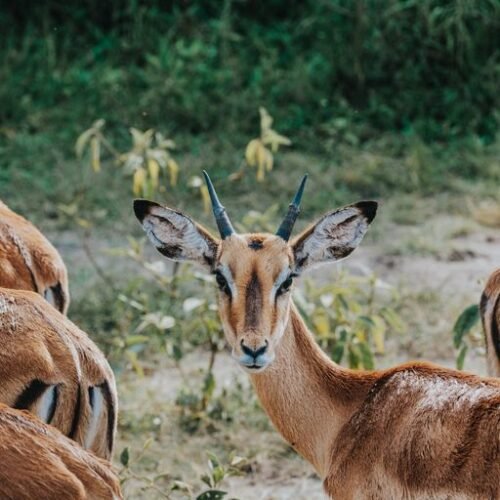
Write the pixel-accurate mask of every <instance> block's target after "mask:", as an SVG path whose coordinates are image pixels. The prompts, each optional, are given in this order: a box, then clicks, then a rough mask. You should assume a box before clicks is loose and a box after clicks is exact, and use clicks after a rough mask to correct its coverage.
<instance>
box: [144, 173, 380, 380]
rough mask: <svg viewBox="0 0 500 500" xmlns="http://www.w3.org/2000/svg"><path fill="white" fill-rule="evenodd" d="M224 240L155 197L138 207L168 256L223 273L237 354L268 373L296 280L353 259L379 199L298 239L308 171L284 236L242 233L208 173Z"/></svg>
mask: <svg viewBox="0 0 500 500" xmlns="http://www.w3.org/2000/svg"><path fill="white" fill-rule="evenodd" d="M204 175H205V180H206V181H207V186H208V189H209V193H210V197H211V200H212V206H213V211H214V215H215V219H216V222H217V227H218V229H219V233H220V237H219V238H216V237H214V236H212V235H211V234H210V233H209V232H208V231H207V230H206V229H204V228H203V227H202V226H200V225H199V224H197V223H196V222H194V221H193V220H192V219H190V218H189V217H188V216H186V215H184V214H182V213H180V212H177V211H175V210H172V209H170V208H167V207H163V206H162V205H159V204H158V203H154V202H152V201H147V200H135V202H134V210H135V214H136V216H137V218H138V219H139V221H140V222H141V223H142V226H143V228H144V230H145V231H146V234H147V235H148V237H149V239H150V240H151V242H152V243H153V244H154V246H155V247H156V248H157V249H158V251H159V252H161V253H162V254H163V255H165V256H166V257H167V258H169V259H172V260H175V261H185V260H190V261H193V262H197V263H198V264H201V265H202V266H204V267H205V268H206V269H207V270H208V271H210V272H211V273H213V274H214V275H215V279H216V282H217V285H218V288H219V294H218V295H219V314H220V317H221V320H222V323H223V326H224V332H225V335H226V338H227V341H228V342H229V345H230V346H231V348H232V355H233V357H234V358H235V359H236V360H237V361H238V362H239V363H240V365H242V366H243V367H244V368H245V369H246V370H247V371H249V372H251V373H257V372H259V371H262V370H264V369H265V368H266V367H267V366H268V365H269V364H270V363H271V362H272V361H273V360H274V357H275V350H276V349H277V348H279V347H278V345H279V342H280V339H281V338H282V336H283V334H284V332H285V327H286V325H287V321H288V317H289V311H290V291H291V289H292V286H293V282H294V280H295V278H297V277H298V276H300V274H301V273H302V271H304V270H305V269H307V268H308V267H310V266H313V265H315V264H320V263H323V262H333V261H337V260H340V259H343V258H344V257H347V256H348V255H349V254H350V253H351V252H352V251H353V250H354V249H355V248H356V247H357V246H358V244H359V243H360V242H361V240H362V239H363V236H364V234H365V233H366V230H367V229H368V225H369V224H370V222H371V221H372V220H373V218H374V217H375V213H376V210H377V203H376V202H373V201H361V202H358V203H356V204H354V205H349V206H347V207H344V208H341V209H338V210H334V211H332V212H329V213H327V214H326V215H324V216H323V217H321V218H320V219H319V220H318V221H317V222H315V223H314V224H313V225H311V226H310V227H309V228H308V229H306V230H305V231H304V232H302V233H301V234H299V235H298V236H296V237H295V238H294V239H292V240H291V241H289V240H290V235H291V232H292V229H293V225H294V223H295V220H296V219H297V216H298V214H299V211H300V200H301V197H302V194H303V191H304V186H305V182H306V178H307V176H305V177H304V178H303V179H302V182H301V184H300V186H299V189H298V191H297V194H296V195H295V198H294V199H293V201H292V203H291V204H290V206H289V209H288V212H287V214H286V216H285V218H284V220H283V222H282V223H281V225H280V227H279V228H278V230H277V232H276V234H267V233H251V234H238V233H236V231H235V230H234V229H233V226H232V224H231V222H230V220H229V217H228V215H227V213H226V210H225V208H224V207H223V206H222V205H221V203H220V201H219V199H218V197H217V194H216V192H215V189H214V187H213V185H212V183H211V181H210V178H209V177H208V175H207V173H206V172H204Z"/></svg>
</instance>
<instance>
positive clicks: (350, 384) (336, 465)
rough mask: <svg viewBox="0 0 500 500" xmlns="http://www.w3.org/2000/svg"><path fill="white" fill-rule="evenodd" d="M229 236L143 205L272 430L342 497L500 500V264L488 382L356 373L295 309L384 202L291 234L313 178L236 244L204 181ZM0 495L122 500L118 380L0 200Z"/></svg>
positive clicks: (49, 261)
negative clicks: (299, 296) (206, 300)
mask: <svg viewBox="0 0 500 500" xmlns="http://www.w3.org/2000/svg"><path fill="white" fill-rule="evenodd" d="M204 174H205V179H206V182H207V186H208V190H209V193H210V197H211V200H212V206H213V211H214V215H215V219H216V223H217V227H218V230H219V233H220V237H214V236H212V235H211V234H210V233H209V232H208V231H207V230H206V229H205V228H203V227H202V226H201V225H200V224H198V223H196V222H194V221H193V220H192V219H191V218H190V217H188V216H187V215H184V214H183V213H181V212H178V211H176V210H173V209H170V208H167V207H164V206H162V205H159V204H157V203H154V202H151V201H146V200H136V201H135V203H134V211H135V214H136V216H137V218H138V219H139V221H140V222H141V224H142V226H143V228H144V230H145V232H146V234H147V236H148V237H149V239H150V240H151V242H152V243H153V245H154V246H155V247H156V248H157V249H158V250H159V251H160V252H161V253H162V254H163V255H164V256H165V257H167V258H169V259H172V260H175V261H192V262H196V263H198V264H200V265H201V266H204V267H205V269H206V270H207V271H208V272H210V273H212V274H213V275H214V276H215V280H216V282H217V285H218V288H219V292H218V304H219V313H220V318H221V320H222V324H223V329H224V332H225V335H226V339H227V342H228V344H229V346H230V348H231V352H232V356H233V357H234V358H235V360H236V361H237V362H238V363H239V364H240V365H241V366H242V368H243V369H244V370H245V371H247V372H248V373H249V375H250V378H251V381H252V384H253V386H254V388H255V390H256V392H257V395H258V397H259V399H260V401H261V404H262V406H263V407H264V409H265V411H266V412H267V414H268V415H269V418H270V419H271V420H272V422H273V424H274V425H275V427H276V428H277V429H278V431H279V432H280V433H281V434H282V435H283V437H284V438H285V439H286V440H287V441H288V442H289V443H290V445H291V446H293V447H294V448H295V449H296V450H297V452H298V453H299V454H300V455H302V456H303V457H304V458H305V459H306V460H308V461H309V462H310V463H311V464H312V465H313V466H314V468H315V469H316V471H317V473H318V474H319V476H320V477H321V478H322V479H323V485H324V489H325V492H326V494H327V495H328V496H329V497H330V498H333V499H338V500H347V499H352V500H358V499H360V500H361V499H374V500H375V499H377V500H392V499H394V500H396V499H422V500H424V499H425V500H428V499H429V500H430V499H436V500H437V499H443V500H444V499H450V500H451V499H477V500H483V499H484V500H489V499H491V500H494V499H500V378H494V377H500V269H498V270H497V271H496V272H494V273H493V275H492V276H491V277H490V279H489V280H488V282H487V284H486V287H485V290H484V293H483V295H482V298H481V305H480V309H481V317H482V321H483V327H484V332H485V338H486V347H487V361H488V370H489V374H490V375H491V378H483V377H479V376H475V375H472V374H467V373H462V372H459V371H455V370H450V369H447V368H443V367H440V366H437V365H433V364H430V363H425V362H412V363H406V364H402V365H398V366H396V367H394V368H391V369H387V370H381V371H361V370H357V371H355V370H349V369H346V368H343V367H341V366H339V365H337V364H335V363H333V362H332V361H331V360H330V359H329V358H328V357H327V356H326V355H325V354H324V353H323V351H322V350H321V349H320V348H319V347H318V345H317V344H316V342H315V340H314V337H313V335H312V334H311V332H310V331H309V330H308V328H307V326H306V324H305V323H304V321H303V319H302V317H301V315H300V313H299V312H298V310H297V308H296V307H295V306H294V304H293V300H292V298H291V293H290V291H291V289H292V287H293V282H294V281H295V280H296V279H297V278H298V277H299V276H300V275H301V274H302V272H304V271H305V270H306V269H307V268H309V267H311V266H314V265H317V264H320V263H326V262H334V261H337V260H340V259H343V258H345V257H347V256H348V255H349V254H350V253H351V252H352V251H353V250H354V249H355V248H356V247H357V246H358V245H359V243H360V242H361V240H362V239H363V236H364V235H365V233H366V231H367V229H368V226H369V225H370V223H371V222H372V221H373V219H374V217H375V215H376V210H377V204H376V203H375V202H372V201H361V202H358V203H355V204H353V205H349V206H346V207H343V208H341V209H338V210H334V211H331V212H328V213H327V214H325V215H324V216H323V217H321V218H320V219H319V220H318V221H316V222H315V223H314V224H312V225H311V226H310V227H309V228H308V229H306V230H305V231H303V232H302V233H301V234H299V235H297V236H295V237H293V238H291V234H292V230H293V226H294V223H295V220H296V219H297V216H298V214H299V211H300V208H299V207H300V200H301V197H302V194H303V191H304V186H305V182H306V178H305V177H304V179H303V180H302V183H301V184H300V187H299V189H298V191H297V194H296V196H295V198H294V200H293V201H292V203H291V204H290V206H289V210H288V213H287V214H286V216H285V218H284V220H283V222H282V223H281V225H280V227H279V228H278V230H277V232H276V234H274V235H272V234H267V233H252V234H238V233H237V232H236V231H235V230H234V229H233V226H232V224H231V221H230V219H229V217H228V215H227V212H226V210H225V208H224V207H223V206H222V205H221V203H220V201H219V199H218V197H217V194H216V192H215V189H214V187H213V185H212V183H211V181H210V178H209V177H208V175H207V174H206V173H204ZM0 287H2V288H0V460H1V462H0V498H1V499H13V500H24V499H39V498H43V499H54V500H56V499H57V500H60V499H119V498H122V494H121V491H120V486H119V481H118V478H117V476H116V474H115V472H114V471H113V468H112V466H111V464H110V462H109V460H110V458H111V456H112V453H113V441H114V437H115V432H116V423H117V411H118V408H117V395H116V386H115V379H114V376H113V372H112V370H111V368H110V366H109V364H108V363H107V361H106V359H105V357H104V356H103V354H102V353H101V351H100V350H99V348H98V347H97V346H96V345H95V344H94V343H93V342H92V340H90V338H89V337H88V336H87V335H86V334H85V333H84V332H82V331H81V330H80V329H78V327H76V326H75V325H74V324H73V323H71V321H69V320H68V319H67V317H66V316H65V314H66V312H67V309H68V305H69V291H68V279H67V272H66V268H65V265H64V263H63V261H62V259H61V257H60V255H59V254H58V252H57V251H56V250H55V248H54V247H53V246H52V245H51V244H50V243H49V242H48V241H47V239H45V237H44V236H43V235H42V234H41V233H40V232H39V231H38V230H37V229H36V228H35V227H34V226H33V225H32V224H30V223H29V222H28V221H26V220H25V219H24V218H23V217H21V216H19V215H17V214H16V213H14V212H12V211H11V210H10V209H9V208H8V207H7V206H6V205H4V204H3V203H2V202H0Z"/></svg>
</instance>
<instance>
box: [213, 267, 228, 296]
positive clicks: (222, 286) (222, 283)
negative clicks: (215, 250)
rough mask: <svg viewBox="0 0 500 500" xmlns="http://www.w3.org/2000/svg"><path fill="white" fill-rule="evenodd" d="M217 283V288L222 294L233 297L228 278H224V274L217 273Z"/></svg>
mask: <svg viewBox="0 0 500 500" xmlns="http://www.w3.org/2000/svg"><path fill="white" fill-rule="evenodd" d="M215 281H217V286H218V287H219V290H220V291H221V292H224V293H226V294H227V295H231V290H230V288H229V285H228V283H227V280H226V278H224V276H223V274H222V273H221V272H220V271H215Z"/></svg>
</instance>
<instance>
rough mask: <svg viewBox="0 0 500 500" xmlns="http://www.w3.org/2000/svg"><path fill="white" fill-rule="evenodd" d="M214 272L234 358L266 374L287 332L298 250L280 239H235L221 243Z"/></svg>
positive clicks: (255, 236)
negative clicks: (285, 331)
mask: <svg viewBox="0 0 500 500" xmlns="http://www.w3.org/2000/svg"><path fill="white" fill-rule="evenodd" d="M213 272H214V274H215V279H216V281H217V285H218V288H219V314H220V317H221V320H222V324H223V326H224V332H225V334H226V338H227V341H228V343H229V345H230V346H231V348H232V355H233V357H234V358H235V359H236V360H237V361H238V362H239V363H240V364H241V366H242V367H244V368H245V369H247V370H248V371H251V372H253V373H255V372H258V371H261V370H263V369H264V368H266V367H267V366H268V365H269V363H271V362H272V361H273V360H274V357H275V348H276V345H277V344H278V342H279V340H280V338H281V336H282V335H283V332H284V330H285V326H286V320H287V317H288V310H289V306H290V291H291V288H292V283H293V278H294V277H295V276H296V274H295V271H294V269H293V254H292V251H291V249H290V247H289V246H288V245H287V243H286V242H285V241H283V240H282V239H281V238H279V237H277V236H274V235H270V234H248V235H237V234H235V235H232V236H230V237H229V238H227V239H225V240H223V241H222V242H221V244H220V247H219V255H218V258H217V262H216V265H215V266H214V271H213Z"/></svg>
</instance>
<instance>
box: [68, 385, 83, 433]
mask: <svg viewBox="0 0 500 500" xmlns="http://www.w3.org/2000/svg"><path fill="white" fill-rule="evenodd" d="M81 406H82V389H81V387H80V385H78V391H77V393H76V404H75V412H74V413H73V421H72V422H71V430H70V431H69V434H68V437H70V438H71V439H75V435H76V431H77V430H78V424H79V423H80V410H81Z"/></svg>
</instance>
